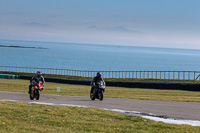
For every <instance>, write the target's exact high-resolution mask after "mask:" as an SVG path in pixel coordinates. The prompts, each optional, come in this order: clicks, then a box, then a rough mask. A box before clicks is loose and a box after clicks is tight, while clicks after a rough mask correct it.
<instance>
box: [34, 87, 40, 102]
mask: <svg viewBox="0 0 200 133" xmlns="http://www.w3.org/2000/svg"><path fill="white" fill-rule="evenodd" d="M35 94H36V100H39V98H40V90H39V89H37V90H35Z"/></svg>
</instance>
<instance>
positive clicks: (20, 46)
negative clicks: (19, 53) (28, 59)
mask: <svg viewBox="0 0 200 133" xmlns="http://www.w3.org/2000/svg"><path fill="white" fill-rule="evenodd" d="M0 47H12V48H33V49H47V48H44V47H26V46H14V45H11V46H7V45H0Z"/></svg>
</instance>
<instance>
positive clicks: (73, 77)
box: [0, 71, 200, 83]
mask: <svg viewBox="0 0 200 133" xmlns="http://www.w3.org/2000/svg"><path fill="white" fill-rule="evenodd" d="M0 73H2V74H14V75H25V76H33V75H34V74H33V73H25V72H24V73H23V72H4V71H1V72H0ZM43 76H44V77H50V78H51V77H52V78H61V79H80V80H92V79H93V78H90V77H81V76H70V75H68V76H67V75H55V74H43ZM104 80H105V81H142V82H182V83H200V80H180V79H147V78H146V79H140V78H137V79H136V78H104Z"/></svg>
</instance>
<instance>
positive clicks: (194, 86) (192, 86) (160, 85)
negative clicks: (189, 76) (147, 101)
mask: <svg viewBox="0 0 200 133" xmlns="http://www.w3.org/2000/svg"><path fill="white" fill-rule="evenodd" d="M19 78H20V79H28V80H30V79H31V76H20V77H19ZM45 81H47V82H56V83H66V84H78V85H90V82H91V81H90V80H75V79H58V78H45ZM106 85H107V86H118V87H130V88H148V89H169V90H190V91H200V83H175V82H131V81H106Z"/></svg>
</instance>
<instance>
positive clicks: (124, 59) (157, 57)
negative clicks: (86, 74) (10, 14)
mask: <svg viewBox="0 0 200 133" xmlns="http://www.w3.org/2000/svg"><path fill="white" fill-rule="evenodd" d="M0 66H15V67H33V68H57V69H71V70H88V71H199V70H200V50H195V49H174V48H155V47H137V46H120V45H97V44H81V43H59V42H41V41H21V40H3V39H0Z"/></svg>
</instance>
